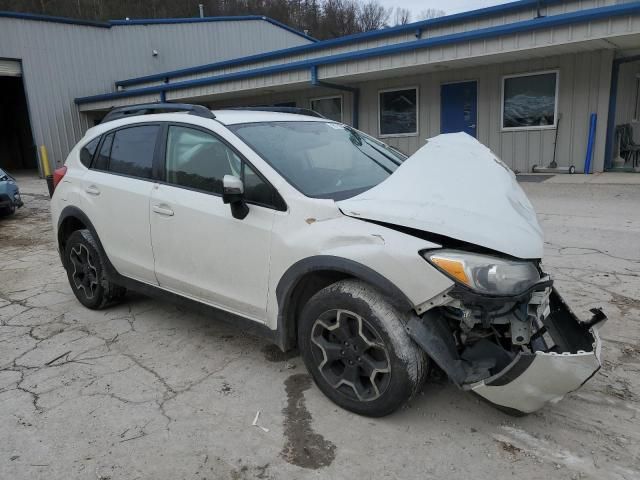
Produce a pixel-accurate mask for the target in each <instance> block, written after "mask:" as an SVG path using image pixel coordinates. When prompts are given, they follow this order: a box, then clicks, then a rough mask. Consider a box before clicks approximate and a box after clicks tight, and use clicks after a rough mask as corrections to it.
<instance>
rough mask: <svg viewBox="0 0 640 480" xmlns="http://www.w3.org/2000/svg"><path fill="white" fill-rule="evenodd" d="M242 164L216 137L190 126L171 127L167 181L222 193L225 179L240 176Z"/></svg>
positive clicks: (168, 143)
mask: <svg viewBox="0 0 640 480" xmlns="http://www.w3.org/2000/svg"><path fill="white" fill-rule="evenodd" d="M241 164H242V162H241V160H240V159H239V158H238V156H237V155H236V154H235V153H234V152H233V150H231V149H230V148H229V147H227V146H226V145H225V144H224V143H223V142H222V141H220V140H218V139H217V138H216V137H215V136H213V135H211V134H208V133H205V132H202V131H200V130H196V129H193V128H188V127H179V126H171V127H169V135H168V138H167V156H166V172H167V177H166V179H167V182H169V183H171V184H174V185H179V186H181V187H187V188H194V189H197V190H203V191H205V192H211V193H217V194H222V178H223V177H224V176H225V175H235V176H237V177H240V174H241V172H240V170H241Z"/></svg>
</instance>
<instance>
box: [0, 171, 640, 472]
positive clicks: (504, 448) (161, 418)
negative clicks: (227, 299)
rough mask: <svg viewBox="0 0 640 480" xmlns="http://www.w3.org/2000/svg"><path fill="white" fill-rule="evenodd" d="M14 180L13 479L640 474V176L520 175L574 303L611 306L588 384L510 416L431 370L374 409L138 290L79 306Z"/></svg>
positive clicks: (8, 330)
mask: <svg viewBox="0 0 640 480" xmlns="http://www.w3.org/2000/svg"><path fill="white" fill-rule="evenodd" d="M18 183H19V185H20V187H21V190H22V193H23V198H24V201H25V207H23V208H22V209H20V210H19V211H18V213H17V214H16V215H15V216H14V217H10V218H3V219H0V438H1V439H2V441H1V442H0V478H2V479H5V478H6V479H16V480H17V479H40V478H42V479H48V480H50V479H92V480H95V479H101V480H106V479H136V478H138V479H147V478H149V479H165V478H166V479H175V478H184V479H191V478H193V479H203V478H206V479H212V478H220V479H226V478H229V479H243V478H274V479H275V478H278V479H279V478H292V479H293V478H295V479H305V478H354V477H355V478H390V479H406V478H414V477H415V478H423V479H424V478H427V479H429V478H433V479H438V478H443V477H445V476H446V477H448V478H465V479H468V478H476V479H496V478H506V477H509V478H511V477H512V476H513V475H517V476H520V477H522V478H528V479H547V478H561V479H565V478H566V479H584V478H598V479H603V478H607V479H609V478H611V479H626V480H631V479H638V478H640V428H638V425H639V424H640V421H639V414H640V382H639V379H640V346H639V345H640V187H639V186H638V185H625V184H591V183H590V184H566V185H559V184H557V183H554V184H547V183H525V184H523V186H524V188H525V190H527V193H528V194H529V196H530V198H531V200H532V202H533V203H534V205H535V206H536V209H537V211H538V214H539V218H540V221H541V225H542V227H543V229H544V230H545V237H546V257H545V261H544V263H545V268H546V269H547V270H548V271H549V272H550V273H551V274H553V276H554V277H555V279H556V285H557V286H558V288H559V290H560V291H561V292H562V293H563V295H564V296H565V298H566V299H567V301H568V303H569V304H570V305H571V306H572V308H573V309H574V310H575V311H576V313H577V314H578V315H579V316H582V317H587V316H589V314H588V310H589V308H592V307H597V306H602V307H603V308H604V310H605V312H606V313H607V315H608V316H609V322H608V323H607V324H606V325H605V326H604V328H603V329H602V331H601V334H602V337H603V341H604V344H603V358H604V365H603V368H602V369H601V370H600V372H599V373H598V374H597V375H596V376H595V377H594V378H593V379H592V380H591V381H590V382H589V383H588V384H586V385H585V386H584V387H583V388H582V389H581V390H579V391H577V392H574V393H572V394H570V395H568V396H567V398H565V399H564V400H563V401H562V402H560V403H558V404H555V405H549V406H547V407H546V408H545V409H543V410H542V411H540V412H537V413H535V414H533V415H529V416H528V417H524V418H513V417H509V416H507V415H505V414H503V413H501V412H499V411H497V410H495V409H493V408H492V407H490V406H488V405H486V404H484V403H482V402H480V401H479V400H477V399H476V398H475V397H473V396H471V395H469V394H465V393H463V392H461V391H459V390H457V389H456V388H455V387H453V386H452V385H449V384H448V383H447V381H446V380H444V379H442V378H440V377H438V376H437V375H433V376H432V377H431V378H430V380H429V381H428V383H427V384H426V385H425V386H424V388H423V391H422V392H421V394H420V395H419V396H418V397H417V398H416V399H415V400H414V401H412V403H411V404H410V405H408V406H407V407H406V408H404V409H403V410H401V411H399V412H397V413H396V414H393V415H391V416H389V417H386V418H383V419H369V418H364V417H358V416H356V415H353V414H350V413H348V412H346V411H343V410H340V409H338V408H337V407H335V406H334V405H333V404H332V403H331V402H330V401H329V400H327V399H326V398H325V397H324V396H323V395H322V394H321V393H320V392H319V390H318V389H317V388H316V387H315V386H314V385H313V384H312V383H311V382H310V381H309V379H308V376H307V375H306V371H305V369H304V366H303V365H302V362H301V359H300V358H299V357H296V356H292V355H285V354H281V353H279V352H278V351H277V350H274V349H273V347H271V346H270V345H268V344H267V343H266V342H265V341H263V340H261V339H257V338H254V337H251V336H249V335H247V334H245V333H243V332H242V331H240V330H237V329H234V328H233V327H232V326H230V325H228V324H226V323H223V322H221V321H220V320H219V319H216V318H205V317H204V316H202V315H199V314H196V313H193V312H191V311H189V310H185V309H181V308H178V307H176V306H173V305H171V304H168V303H164V302H162V301H158V300H154V299H149V298H146V297H143V296H139V295H135V294H128V295H127V298H126V301H125V302H124V303H122V304H120V305H118V306H115V307H111V308H109V309H106V310H103V311H97V312H96V311H91V310H87V309H85V308H83V307H82V306H81V305H80V304H79V303H78V302H77V301H76V300H75V297H74V296H73V294H72V293H71V290H70V288H69V286H68V284H67V279H66V275H65V273H64V270H63V268H62V266H61V265H60V260H59V257H58V255H57V252H56V250H55V244H54V242H53V238H52V233H51V228H50V224H49V211H48V203H49V200H48V196H47V195H46V186H45V184H44V182H43V181H40V180H38V179H36V178H34V177H29V176H24V175H23V176H18ZM258 411H260V416H259V426H260V427H264V428H266V429H267V430H268V431H264V430H263V429H262V428H257V427H256V426H253V425H252V421H253V419H254V418H255V416H256V412H258Z"/></svg>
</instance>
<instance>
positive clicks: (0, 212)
mask: <svg viewBox="0 0 640 480" xmlns="http://www.w3.org/2000/svg"><path fill="white" fill-rule="evenodd" d="M14 213H16V207H15V206H14V205H11V206H10V207H3V208H0V217H8V216H9V215H13V214H14Z"/></svg>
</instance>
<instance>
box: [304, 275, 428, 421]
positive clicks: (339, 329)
mask: <svg viewBox="0 0 640 480" xmlns="http://www.w3.org/2000/svg"><path fill="white" fill-rule="evenodd" d="M403 316H404V314H402V313H401V312H399V311H398V310H396V309H395V308H394V307H393V306H392V305H390V304H389V302H388V301H387V300H386V299H385V298H384V297H383V296H382V295H381V294H380V293H379V292H377V291H376V290H374V289H373V288H371V287H370V286H368V285H367V284H366V283H364V282H361V281H358V280H343V281H340V282H338V283H335V284H333V285H330V286H328V287H326V288H324V289H323V290H321V291H320V292H318V293H317V294H316V295H314V296H313V297H312V298H311V299H310V300H309V301H308V303H307V304H306V305H305V307H304V308H303V310H302V314H301V318H300V325H299V328H298V344H299V345H300V350H301V353H302V357H303V359H304V362H305V364H306V366H307V369H308V370H309V372H310V373H311V375H312V376H313V378H314V380H315V382H316V384H317V385H318V387H319V388H320V390H322V392H323V393H324V394H325V395H326V396H328V397H329V398H330V399H331V400H332V401H333V402H335V403H336V404H338V405H339V406H341V407H342V408H345V409H347V410H350V411H352V412H355V413H358V414H360V415H367V416H371V417H380V416H384V415H387V414H389V413H391V412H393V411H394V410H396V409H398V408H399V407H400V406H402V405H403V404H404V403H405V402H406V401H407V400H408V399H409V398H410V397H411V396H412V395H414V394H415V393H416V392H417V390H418V389H419V387H420V386H421V385H422V382H423V379H424V377H425V374H426V370H427V366H428V365H427V357H426V355H425V354H424V352H422V350H421V349H420V348H419V347H418V346H417V345H415V343H414V342H413V341H412V340H411V339H410V338H409V337H408V335H407V333H406V332H405V330H404V326H403V325H404V321H405V320H406V319H404V318H403Z"/></svg>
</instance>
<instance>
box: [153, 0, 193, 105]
mask: <svg viewBox="0 0 640 480" xmlns="http://www.w3.org/2000/svg"><path fill="white" fill-rule="evenodd" d="M201 6H202V5H201ZM162 83H169V78H168V77H167V78H165V79H164V81H163V82H162ZM160 102H162V103H167V92H166V91H165V90H162V91H161V92H160Z"/></svg>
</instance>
